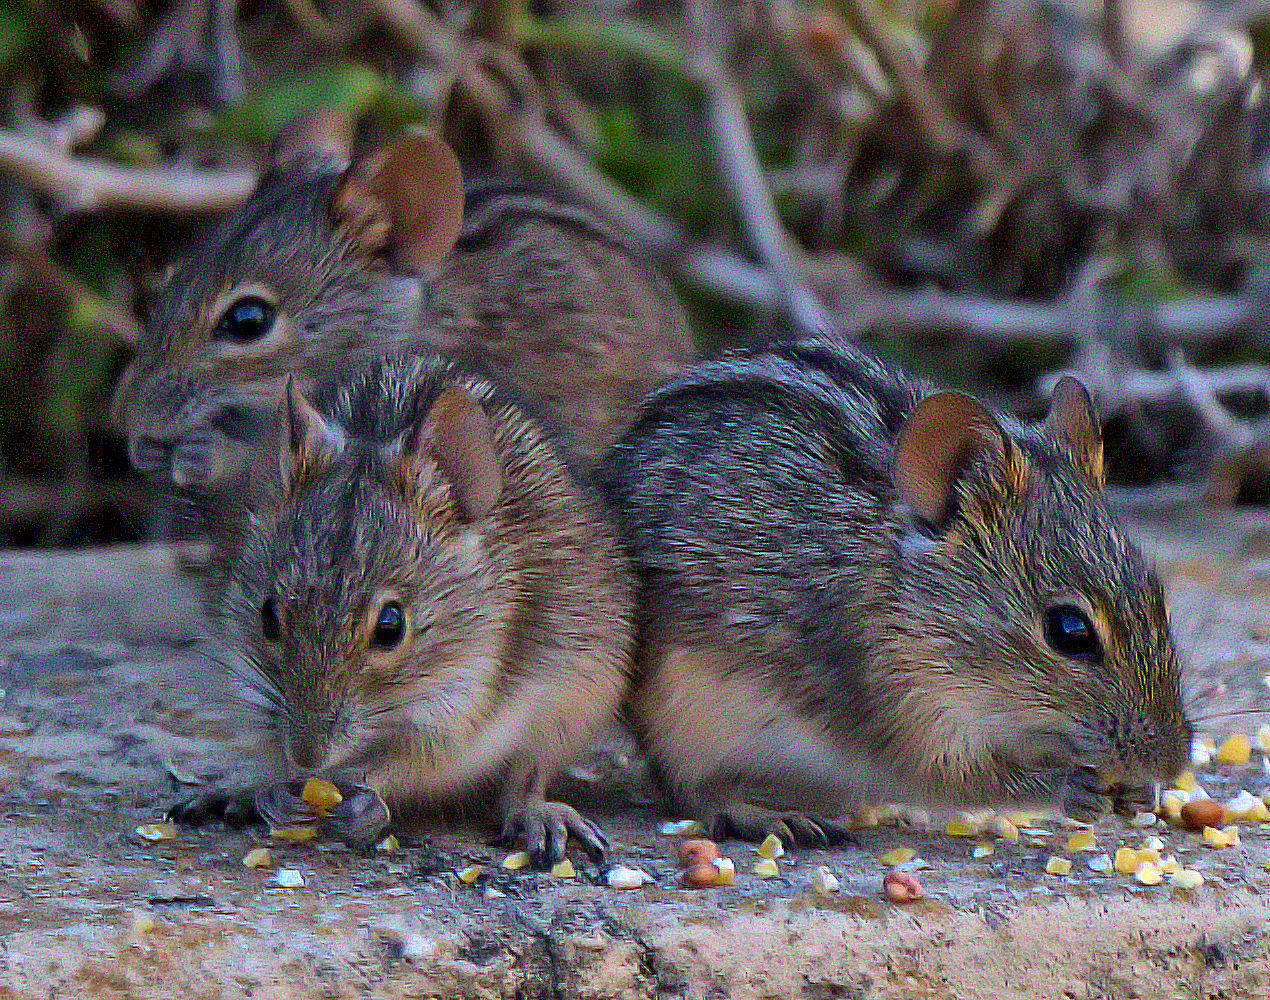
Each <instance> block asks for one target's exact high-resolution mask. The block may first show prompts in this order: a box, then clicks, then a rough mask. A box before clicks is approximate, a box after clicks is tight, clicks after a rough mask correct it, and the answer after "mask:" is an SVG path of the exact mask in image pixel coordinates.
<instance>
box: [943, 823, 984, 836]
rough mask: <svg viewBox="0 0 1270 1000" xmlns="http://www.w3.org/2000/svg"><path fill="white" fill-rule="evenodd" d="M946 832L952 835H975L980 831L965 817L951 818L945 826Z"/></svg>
mask: <svg viewBox="0 0 1270 1000" xmlns="http://www.w3.org/2000/svg"><path fill="white" fill-rule="evenodd" d="M944 832H945V833H946V834H948V836H950V837H973V836H975V835H976V834H978V833H979V831H978V830H976V829H975V828H974V827H973V826H971V825H970V824H969V823H967V822H966V821H965V820H964V819H950V820H949V821H948V825H947V826H945V827H944Z"/></svg>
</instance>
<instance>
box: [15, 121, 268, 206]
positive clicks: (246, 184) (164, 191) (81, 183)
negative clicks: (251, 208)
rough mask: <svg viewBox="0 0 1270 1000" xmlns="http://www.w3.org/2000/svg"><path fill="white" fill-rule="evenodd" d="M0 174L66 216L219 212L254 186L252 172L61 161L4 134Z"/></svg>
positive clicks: (62, 158)
mask: <svg viewBox="0 0 1270 1000" xmlns="http://www.w3.org/2000/svg"><path fill="white" fill-rule="evenodd" d="M0 171H4V172H6V173H10V174H13V175H15V176H17V177H19V178H21V179H22V180H24V181H25V182H26V183H27V184H29V185H30V186H31V187H33V188H35V189H36V190H37V191H40V192H42V193H44V194H47V195H49V196H50V197H52V198H54V199H56V201H57V202H58V204H59V206H60V207H61V208H62V209H64V210H68V211H94V210H103V209H110V208H132V209H151V210H158V211H168V212H214V211H224V210H225V209H228V208H232V207H233V206H234V205H236V204H238V203H239V202H240V201H242V200H243V199H244V198H246V197H247V195H249V194H250V193H251V191H252V189H253V188H254V187H255V185H256V173H255V171H252V170H186V169H181V168H179V167H121V166H117V165H116V164H113V163H108V162H105V161H103V160H88V159H81V158H77V157H71V156H66V155H64V154H62V153H59V152H57V151H55V150H53V149H50V148H49V147H48V146H47V145H45V144H43V143H40V142H37V141H36V140H34V139H32V138H28V137H26V136H21V135H17V134H15V133H13V132H7V131H0Z"/></svg>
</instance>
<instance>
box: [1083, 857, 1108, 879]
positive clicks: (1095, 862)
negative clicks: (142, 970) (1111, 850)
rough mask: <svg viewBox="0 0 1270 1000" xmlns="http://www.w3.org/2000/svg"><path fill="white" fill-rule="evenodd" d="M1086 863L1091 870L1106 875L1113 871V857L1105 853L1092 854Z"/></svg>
mask: <svg viewBox="0 0 1270 1000" xmlns="http://www.w3.org/2000/svg"><path fill="white" fill-rule="evenodd" d="M1085 864H1087V865H1088V866H1089V870H1090V871H1091V872H1101V873H1102V874H1104V875H1105V874H1106V873H1107V872H1109V871H1111V858H1110V857H1108V856H1107V855H1106V854H1105V853H1103V854H1095V855H1093V856H1091V857H1090V859H1089V860H1088V861H1086V862H1085Z"/></svg>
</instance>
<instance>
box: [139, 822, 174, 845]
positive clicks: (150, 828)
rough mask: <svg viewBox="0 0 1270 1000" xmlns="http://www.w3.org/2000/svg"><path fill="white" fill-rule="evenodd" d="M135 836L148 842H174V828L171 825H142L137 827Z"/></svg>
mask: <svg viewBox="0 0 1270 1000" xmlns="http://www.w3.org/2000/svg"><path fill="white" fill-rule="evenodd" d="M137 836H138V837H143V838H144V839H146V840H149V841H159V840H174V839H175V838H176V827H174V826H173V825H172V824H171V823H143V824H142V825H141V826H139V827H137Z"/></svg>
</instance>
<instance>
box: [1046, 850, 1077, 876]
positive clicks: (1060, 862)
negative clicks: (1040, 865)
mask: <svg viewBox="0 0 1270 1000" xmlns="http://www.w3.org/2000/svg"><path fill="white" fill-rule="evenodd" d="M1071 870H1072V862H1071V859H1070V858H1060V857H1059V856H1058V855H1057V854H1051V855H1050V859H1049V860H1048V861H1047V862H1045V871H1046V872H1048V873H1049V874H1050V875H1066V874H1067V873H1068V872H1070V871H1071Z"/></svg>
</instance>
